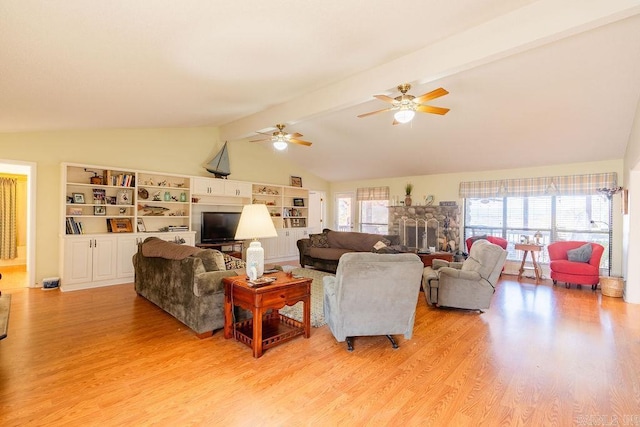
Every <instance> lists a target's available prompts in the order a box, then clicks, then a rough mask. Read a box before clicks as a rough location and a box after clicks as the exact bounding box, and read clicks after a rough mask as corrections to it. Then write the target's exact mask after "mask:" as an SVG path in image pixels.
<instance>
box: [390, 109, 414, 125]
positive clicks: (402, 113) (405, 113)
mask: <svg viewBox="0 0 640 427" xmlns="http://www.w3.org/2000/svg"><path fill="white" fill-rule="evenodd" d="M415 115H416V113H415V111H413V110H411V109H408V108H406V109H405V108H402V109H400V110H398V111H396V113H395V114H394V115H393V118H394V119H396V121H397V122H398V123H409V122H410V121H411V120H412V119H413V117H414V116H415Z"/></svg>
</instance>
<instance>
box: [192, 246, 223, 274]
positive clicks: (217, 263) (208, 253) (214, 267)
mask: <svg viewBox="0 0 640 427" xmlns="http://www.w3.org/2000/svg"><path fill="white" fill-rule="evenodd" d="M194 256H195V257H197V258H200V259H201V260H202V264H204V269H205V270H207V271H224V270H226V266H225V262H224V257H223V256H222V252H220V251H217V250H215V249H205V250H203V251H201V252H199V253H197V254H195V255H194Z"/></svg>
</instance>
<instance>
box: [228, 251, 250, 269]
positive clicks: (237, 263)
mask: <svg viewBox="0 0 640 427" xmlns="http://www.w3.org/2000/svg"><path fill="white" fill-rule="evenodd" d="M222 256H223V257H224V265H225V267H226V269H227V270H237V269H240V268H246V266H247V264H246V263H245V262H244V261H243V260H241V259H238V258H234V257H232V256H231V255H227V254H222Z"/></svg>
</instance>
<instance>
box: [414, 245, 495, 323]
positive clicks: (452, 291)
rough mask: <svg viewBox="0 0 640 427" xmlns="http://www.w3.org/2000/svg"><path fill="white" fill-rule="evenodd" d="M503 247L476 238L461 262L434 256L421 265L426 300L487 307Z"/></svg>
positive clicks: (438, 303)
mask: <svg viewBox="0 0 640 427" xmlns="http://www.w3.org/2000/svg"><path fill="white" fill-rule="evenodd" d="M506 259H507V251H505V250H504V249H502V248H501V247H500V246H498V245H495V244H493V243H490V242H489V241H487V240H476V241H475V242H474V243H473V245H472V246H471V250H470V251H469V257H468V258H467V259H466V260H465V261H464V262H463V263H459V262H458V263H455V262H454V263H448V262H446V261H443V260H434V263H433V266H432V267H427V268H425V269H424V274H423V279H422V286H423V288H424V294H425V298H426V299H427V303H428V304H432V305H434V306H436V307H452V308H462V309H466V310H478V311H479V312H481V313H482V312H483V311H482V310H483V309H487V308H489V305H490V303H491V297H492V295H493V293H494V292H495V285H496V283H497V282H498V278H499V277H500V273H501V272H502V267H503V266H504V263H505V260H506Z"/></svg>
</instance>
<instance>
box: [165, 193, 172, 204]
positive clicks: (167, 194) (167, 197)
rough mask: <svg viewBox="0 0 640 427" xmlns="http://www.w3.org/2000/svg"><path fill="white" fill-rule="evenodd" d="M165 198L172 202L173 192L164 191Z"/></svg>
mask: <svg viewBox="0 0 640 427" xmlns="http://www.w3.org/2000/svg"><path fill="white" fill-rule="evenodd" d="M164 200H165V202H170V201H171V193H169V192H168V191H165V192H164Z"/></svg>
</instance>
